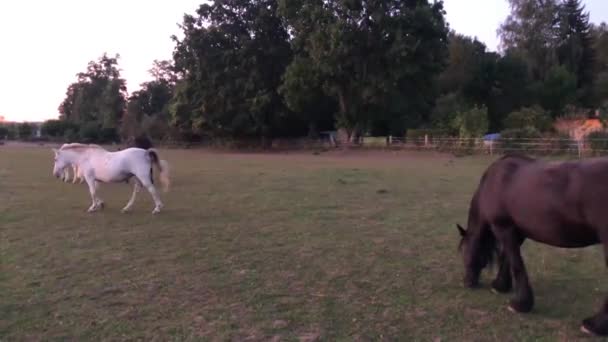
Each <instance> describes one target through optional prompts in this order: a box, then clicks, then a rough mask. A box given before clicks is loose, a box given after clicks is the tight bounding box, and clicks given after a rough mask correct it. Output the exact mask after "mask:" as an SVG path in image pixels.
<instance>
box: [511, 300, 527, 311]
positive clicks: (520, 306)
mask: <svg viewBox="0 0 608 342" xmlns="http://www.w3.org/2000/svg"><path fill="white" fill-rule="evenodd" d="M507 309H509V311H511V312H514V313H526V312H530V311H532V305H531V304H524V303H520V302H516V301H511V303H510V304H509V306H508V307H507Z"/></svg>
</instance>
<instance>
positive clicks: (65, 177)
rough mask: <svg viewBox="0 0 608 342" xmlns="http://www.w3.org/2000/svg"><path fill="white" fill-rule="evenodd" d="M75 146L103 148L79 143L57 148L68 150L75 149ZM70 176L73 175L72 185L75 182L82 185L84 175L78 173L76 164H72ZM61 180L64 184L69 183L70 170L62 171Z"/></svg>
mask: <svg viewBox="0 0 608 342" xmlns="http://www.w3.org/2000/svg"><path fill="white" fill-rule="evenodd" d="M75 146H80V147H86V146H89V147H96V148H101V149H103V147H101V146H99V145H94V144H89V145H85V144H80V143H71V144H63V145H61V147H60V148H59V149H60V150H62V149H65V148H70V147H75ZM71 166H72V174H73V176H74V177H73V179H72V184H76V182H79V183H80V184H82V182H84V175H83V174H82V172H81V171H80V169H79V168H78V165H77V164H72V165H71ZM61 180H63V181H64V182H69V181H70V170H69V168H67V167H66V168H65V169H63V175H62V176H61Z"/></svg>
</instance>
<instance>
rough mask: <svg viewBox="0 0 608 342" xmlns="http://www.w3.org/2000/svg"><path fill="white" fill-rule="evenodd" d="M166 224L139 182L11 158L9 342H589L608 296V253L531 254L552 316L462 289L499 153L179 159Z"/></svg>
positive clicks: (45, 158)
mask: <svg viewBox="0 0 608 342" xmlns="http://www.w3.org/2000/svg"><path fill="white" fill-rule="evenodd" d="M161 157H163V158H164V159H167V160H168V161H169V162H170V163H171V165H172V181H173V187H172V189H171V191H170V192H169V193H167V194H163V200H164V202H165V209H164V211H163V212H162V213H161V214H160V215H157V216H153V215H151V213H150V212H151V210H152V208H153V205H152V201H151V199H150V196H149V195H148V194H147V193H146V192H141V193H140V195H139V197H138V200H137V202H136V205H135V207H134V211H133V212H132V213H130V214H121V213H120V208H122V206H124V204H125V203H126V202H127V200H128V197H129V195H130V192H131V188H130V186H127V185H126V184H112V185H102V188H101V195H102V197H103V199H104V200H105V202H106V209H105V210H104V211H103V212H99V213H95V214H87V213H86V212H85V211H86V209H87V208H88V206H89V205H90V203H89V195H88V191H87V190H86V186H85V185H72V184H65V183H62V182H60V181H59V180H57V179H55V178H53V177H52V176H51V169H52V153H51V151H50V149H49V148H38V147H22V148H18V147H6V146H5V147H0V229H1V230H2V231H1V242H0V258H1V259H0V262H1V270H0V340H2V341H13V340H15V341H17V340H19V341H22V340H78V341H83V340H145V341H150V340H162V341H166V340H180V341H181V340H214V341H218V340H239V341H240V340H256V341H257V340H264V341H266V340H272V341H280V340H281V341H290V340H304V341H312V340H323V341H354V340H365V341H369V340H400V341H415V340H420V341H438V340H442V341H454V340H466V341H486V340H497V341H498V340H499V341H510V340H514V341H515V340H516V341H526V340H534V341H542V340H545V341H555V340H563V341H566V340H567V341H572V340H579V339H585V340H588V339H587V338H585V337H584V335H582V334H581V333H580V332H579V330H578V328H579V325H580V321H581V319H583V318H584V317H587V316H590V315H591V314H593V313H594V312H595V311H596V310H597V309H598V307H599V304H600V302H601V300H602V299H603V296H604V295H605V291H606V287H605V284H606V276H605V275H606V272H605V270H604V264H603V256H602V254H601V251H600V248H597V247H596V248H587V249H580V250H562V249H557V248H550V247H546V246H543V245H539V244H535V243H531V242H527V243H526V244H525V245H524V258H525V261H526V263H527V267H528V270H529V272H530V278H531V282H532V286H533V287H534V290H535V294H536V302H537V304H536V307H535V310H534V311H533V312H532V313H530V314H527V315H516V314H512V313H510V312H509V311H508V310H507V309H506V304H507V301H508V299H509V298H510V295H496V294H493V293H491V292H490V291H489V288H488V283H489V280H490V276H493V274H494V271H495V270H493V271H492V273H491V274H490V273H489V272H485V273H484V275H483V278H482V281H483V284H484V288H482V289H479V290H474V291H471V290H466V289H464V288H463V286H462V281H461V278H462V263H461V258H460V255H459V254H458V253H457V250H456V249H457V244H458V234H457V231H456V228H455V226H454V224H455V223H456V222H460V223H466V211H467V207H468V202H469V200H470V197H471V194H472V191H473V189H474V188H475V186H476V184H477V182H478V179H479V176H480V174H481V172H482V171H483V169H484V167H485V166H486V165H488V163H489V162H490V161H491V160H490V159H489V158H488V157H466V158H453V157H450V156H448V155H438V154H428V153H427V154H423V153H418V154H417V153H407V152H331V153H323V154H321V155H313V154H312V153H304V152H303V153H290V154H228V153H224V154H221V153H212V152H205V151H197V150H161Z"/></svg>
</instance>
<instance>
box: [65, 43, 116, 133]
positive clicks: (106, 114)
mask: <svg viewBox="0 0 608 342" xmlns="http://www.w3.org/2000/svg"><path fill="white" fill-rule="evenodd" d="M118 59H119V55H116V56H114V57H109V56H108V55H107V54H103V56H101V57H100V58H99V59H98V60H97V61H91V62H89V65H88V67H87V70H86V71H85V72H81V73H78V74H77V77H78V80H77V81H76V82H74V83H72V84H71V85H70V86H69V87H68V90H67V92H66V97H65V99H64V100H63V102H62V103H61V104H60V105H59V113H60V114H61V115H60V118H61V119H62V120H67V121H70V122H72V123H75V124H78V125H80V126H81V127H83V130H82V131H81V133H82V136H81V138H83V139H85V140H97V139H105V138H108V139H114V138H115V132H116V130H117V128H118V126H119V124H120V121H121V118H122V115H123V113H124V110H125V106H126V98H127V88H126V82H125V80H124V79H123V78H121V76H120V70H119V68H118ZM84 127H86V128H84ZM93 132H99V133H101V135H94V134H93ZM84 135H86V137H85V136H84Z"/></svg>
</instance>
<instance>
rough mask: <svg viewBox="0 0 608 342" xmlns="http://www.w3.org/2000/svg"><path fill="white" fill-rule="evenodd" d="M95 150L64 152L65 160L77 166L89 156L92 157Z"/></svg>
mask: <svg viewBox="0 0 608 342" xmlns="http://www.w3.org/2000/svg"><path fill="white" fill-rule="evenodd" d="M94 152H97V150H93V149H83V150H78V151H66V160H68V161H69V162H71V163H75V164H79V163H81V162H82V161H84V160H85V159H87V158H89V157H90V156H92V155H94V154H95V153H94Z"/></svg>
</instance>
